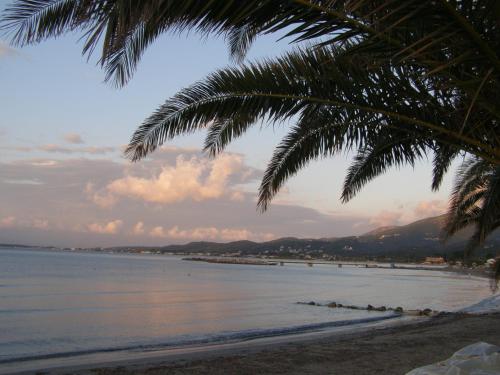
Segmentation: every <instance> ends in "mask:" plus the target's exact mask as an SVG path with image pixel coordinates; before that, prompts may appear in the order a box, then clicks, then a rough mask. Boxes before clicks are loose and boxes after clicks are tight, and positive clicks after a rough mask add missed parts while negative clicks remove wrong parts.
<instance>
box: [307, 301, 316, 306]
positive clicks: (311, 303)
mask: <svg viewBox="0 0 500 375" xmlns="http://www.w3.org/2000/svg"><path fill="white" fill-rule="evenodd" d="M308 305H309V306H316V302H314V301H311V302H309V303H308Z"/></svg>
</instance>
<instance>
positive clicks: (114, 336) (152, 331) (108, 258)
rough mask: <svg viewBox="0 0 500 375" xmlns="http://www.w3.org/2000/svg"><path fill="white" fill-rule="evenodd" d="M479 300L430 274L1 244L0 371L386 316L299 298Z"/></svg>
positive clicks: (465, 280) (433, 304) (477, 289)
mask: <svg viewBox="0 0 500 375" xmlns="http://www.w3.org/2000/svg"><path fill="white" fill-rule="evenodd" d="M488 295H489V289H488V282H487V281H486V280H481V279H477V278H469V277H467V276H459V275H453V274H448V273H442V272H437V271H411V270H389V269H365V268H356V267H343V268H337V267H336V266H331V265H315V266H314V267H307V266H306V265H303V264H296V265H286V266H284V267H279V266H274V267H267V266H251V265H227V264H209V263H201V262H187V261H182V260H181V259H180V258H178V257H171V256H154V255H147V256H146V255H144V256H139V255H107V254H87V253H63V252H48V251H39V250H32V251H30V250H18V249H15V250H14V249H0V367H1V366H2V364H4V365H6V364H8V365H9V366H12V364H13V363H15V362H16V361H20V360H22V361H28V360H35V359H40V358H47V357H48V358H51V357H58V356H61V357H63V356H71V355H77V354H81V353H94V352H99V351H104V352H105V351H114V350H154V349H157V348H168V347H170V346H179V345H189V344H203V343H212V342H224V341H228V340H241V339H248V338H253V337H262V336H270V335H276V334H283V333H287V332H301V331H306V330H311V329H325V328H331V327H334V326H336V325H345V324H355V323H359V322H362V321H366V320H375V319H381V318H393V315H392V313H376V312H366V311H353V310H345V309H329V308H326V307H314V306H306V305H299V304H297V303H296V302H298V301H311V300H313V301H318V302H329V301H337V302H340V303H344V304H355V305H367V304H372V305H386V306H403V307H404V308H407V309H412V308H423V307H429V308H432V309H437V310H454V309H458V308H460V307H463V306H466V305H470V304H472V303H475V302H477V301H479V300H481V299H483V298H485V297H487V296H488Z"/></svg>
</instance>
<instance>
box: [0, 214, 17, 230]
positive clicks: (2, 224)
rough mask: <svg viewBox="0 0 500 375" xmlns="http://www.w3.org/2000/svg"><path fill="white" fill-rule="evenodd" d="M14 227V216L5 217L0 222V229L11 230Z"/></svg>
mask: <svg viewBox="0 0 500 375" xmlns="http://www.w3.org/2000/svg"><path fill="white" fill-rule="evenodd" d="M15 225H16V218H15V216H7V217H4V218H3V219H1V220H0V228H11V227H13V226H15Z"/></svg>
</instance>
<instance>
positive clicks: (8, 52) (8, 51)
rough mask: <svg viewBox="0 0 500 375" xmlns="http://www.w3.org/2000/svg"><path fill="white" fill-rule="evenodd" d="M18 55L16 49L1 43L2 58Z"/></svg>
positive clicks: (0, 52) (0, 53) (0, 55)
mask: <svg viewBox="0 0 500 375" xmlns="http://www.w3.org/2000/svg"><path fill="white" fill-rule="evenodd" d="M17 54H18V52H17V51H16V50H15V49H14V48H12V47H10V46H8V45H7V44H5V43H3V42H1V41H0V57H6V56H14V55H17Z"/></svg>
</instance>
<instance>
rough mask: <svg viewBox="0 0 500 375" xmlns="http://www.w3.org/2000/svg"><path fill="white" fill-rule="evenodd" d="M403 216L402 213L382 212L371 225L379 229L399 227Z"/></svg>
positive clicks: (371, 221)
mask: <svg viewBox="0 0 500 375" xmlns="http://www.w3.org/2000/svg"><path fill="white" fill-rule="evenodd" d="M402 216H403V214H402V213H401V212H397V211H387V210H382V211H380V212H379V213H378V214H377V215H375V216H373V217H372V218H371V219H370V225H374V226H377V227H387V226H392V225H399V224H400V220H401V217H402Z"/></svg>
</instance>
